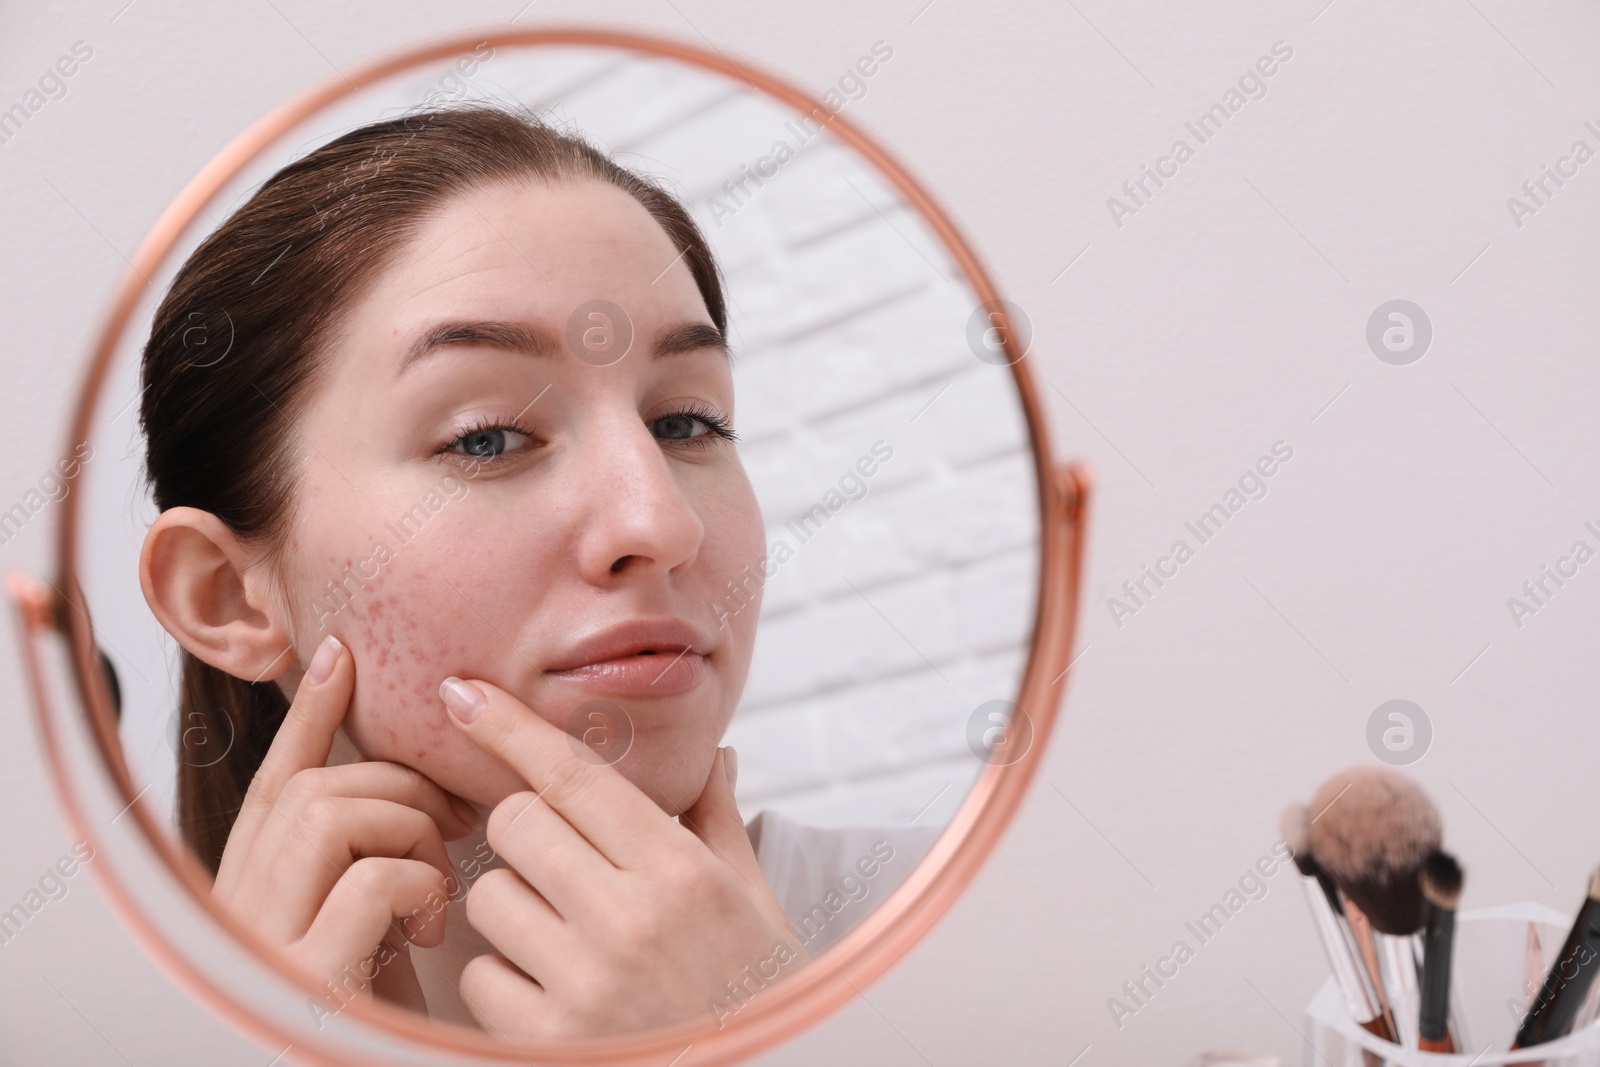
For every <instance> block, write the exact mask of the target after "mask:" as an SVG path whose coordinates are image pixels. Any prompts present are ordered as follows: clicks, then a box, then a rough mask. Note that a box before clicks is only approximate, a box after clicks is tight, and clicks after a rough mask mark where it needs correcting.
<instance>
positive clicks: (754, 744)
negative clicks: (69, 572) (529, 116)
mask: <svg viewBox="0 0 1600 1067" xmlns="http://www.w3.org/2000/svg"><path fill="white" fill-rule="evenodd" d="M438 84H439V83H438V81H437V79H431V78H424V77H421V76H417V77H412V78H408V79H405V80H404V82H403V83H402V82H397V83H395V84H392V85H389V86H387V87H383V88H380V89H378V90H373V91H369V92H365V93H362V94H360V95H359V96H358V97H357V98H354V99H351V100H349V101H347V102H346V103H344V104H343V105H341V106H340V107H339V108H337V109H336V110H335V111H334V112H330V113H328V114H326V115H324V116H322V117H321V118H320V119H318V120H317V121H316V123H315V125H314V127H313V126H310V125H308V126H307V127H306V128H305V129H303V130H297V131H296V133H295V134H294V135H293V136H291V137H289V138H286V141H287V142H288V143H287V144H285V145H284V146H282V150H281V151H277V152H275V153H273V154H271V156H270V158H268V159H266V160H264V161H262V162H261V163H259V164H258V165H256V166H254V167H252V168H251V170H250V172H249V173H248V174H246V175H245V176H243V177H242V178H241V180H240V181H238V182H236V183H234V186H233V187H232V188H231V189H230V191H229V193H228V195H226V196H225V197H223V198H222V200H221V205H222V206H219V207H218V208H216V209H215V210H214V211H212V212H211V213H210V216H209V217H210V219H211V224H212V225H214V224H215V222H216V221H220V219H221V217H222V216H223V215H224V214H225V212H226V210H227V209H228V208H230V207H231V206H232V205H233V204H235V203H237V202H238V201H239V200H240V199H241V198H242V197H243V196H245V195H248V191H249V190H250V189H251V188H253V187H254V185H255V184H256V183H258V182H259V181H260V180H261V179H263V178H264V177H266V176H267V175H268V174H270V173H271V172H272V171H274V170H276V169H277V168H278V167H279V166H281V165H282V164H283V163H284V162H286V161H287V160H288V159H289V158H292V157H293V156H295V155H298V154H299V153H300V152H302V151H304V150H305V148H307V147H309V146H311V145H313V144H316V143H320V142H321V141H323V140H326V139H327V138H328V137H330V136H332V135H334V134H335V133H337V132H339V131H341V130H344V129H347V128H349V127H351V126H354V125H358V124H360V123H362V122H366V121H370V120H371V119H372V118H374V117H376V116H380V115H384V114H388V113H391V110H392V109H398V108H403V107H405V106H408V105H409V103H410V102H412V101H415V100H419V99H421V98H422V97H423V96H425V95H427V94H428V93H429V92H432V91H435V90H436V89H437V88H438ZM471 84H472V86H473V90H474V92H475V93H476V94H478V95H482V96H489V97H494V98H498V99H501V100H517V101H520V102H523V103H529V104H533V105H534V106H537V107H540V108H548V109H549V116H550V117H551V118H553V119H555V120H556V121H558V122H562V123H569V124H570V125H571V126H572V127H574V128H576V129H578V130H581V131H582V132H583V133H584V134H585V135H586V136H588V137H589V138H590V139H591V140H593V141H594V142H596V143H597V144H599V145H601V146H602V147H604V148H606V149H607V150H608V151H611V152H613V153H614V154H615V155H616V156H617V158H618V159H619V161H620V162H623V163H624V164H626V165H628V166H632V167H635V168H638V169H641V170H644V171H646V172H649V173H651V174H653V175H654V176H656V177H657V178H659V179H661V180H664V181H666V182H667V183H668V184H669V186H671V187H672V188H673V190H674V191H675V192H676V193H677V194H678V195H679V196H681V197H683V198H684V199H685V200H686V202H687V203H688V204H689V205H690V207H691V209H692V210H693V211H694V214H695V217H696V219H697V221H698V222H699V223H700V225H701V226H702V228H703V229H704V230H705V232H706V234H707V236H708V237H709V238H710V240H711V242H712V244H713V246H714V247H715V249H716V251H717V253H718V256H719V259H720V261H721V263H722V266H723V269H724V272H725V273H726V276H727V283H728V295H729V306H730V318H731V333H732V341H733V345H734V350H735V360H736V362H735V378H736V383H737V403H738V413H737V421H738V426H739V430H740V433H741V435H742V436H743V438H744V440H743V442H742V443H741V445H740V453H741V456H742V458H743V461H744V463H745V466H746V468H747V469H748V471H749V473H750V477H751V479H752V482H753V483H754V485H755V488H756V493H757V496H758V498H759V499H760V501H761V504H762V511H763V515H764V517H765V520H766V524H767V532H768V541H769V545H771V544H775V542H776V540H777V539H778V538H780V537H781V538H785V539H787V540H788V541H789V543H790V545H791V546H792V547H794V548H795V550H796V553H795V556H794V558H793V559H791V560H790V561H789V562H788V563H787V564H786V565H784V566H783V567H782V568H781V569H780V570H779V571H778V572H777V573H776V574H775V575H774V576H773V578H772V579H771V580H770V581H769V582H768V583H767V585H766V587H765V590H764V604H763V617H762V623H761V636H760V638H759V639H758V642H757V651H756V656H755V661H754V664H753V666H752V670H751V677H750V683H749V686H748V688H747V691H746V696H745V699H744V702H743V704H742V705H741V708H740V710H739V712H738V714H737V715H736V716H735V718H734V721H733V724H732V727H731V728H730V730H729V732H728V737H727V740H728V743H730V744H733V745H735V746H736V747H737V748H738V749H739V753H740V782H739V788H740V794H741V795H740V803H741V806H742V807H743V808H744V810H745V813H746V815H747V816H748V815H753V814H754V813H755V812H756V811H758V810H760V809H762V808H763V807H772V808H777V809H780V810H782V811H783V812H784V813H785V814H788V815H791V816H792V817H794V818H797V819H800V820H801V821H804V822H808V823H812V824H817V825H837V824H841V823H855V824H873V823H895V822H906V821H909V820H911V819H912V818H917V819H918V825H930V824H935V823H937V822H939V821H943V820H945V819H947V818H948V817H949V815H950V814H951V813H952V812H953V811H954V810H955V808H956V806H957V805H958V804H959V802H960V800H961V798H962V796H964V794H965V792H966V790H967V788H968V787H969V786H970V784H971V782H972V780H973V778H974V777H975V776H976V773H977V771H978V770H979V769H980V766H981V765H980V764H979V762H978V761H977V760H976V759H975V758H974V757H973V756H972V754H971V753H970V752H969V751H968V750H967V746H966V724H967V719H968V717H969V716H970V715H971V713H972V711H973V709H974V708H976V707H977V706H978V705H979V704H981V703H983V702H985V701H988V700H992V699H995V698H1010V697H1012V696H1014V695H1015V693H1016V689H1017V682H1018V679H1019V677H1020V672H1021V668H1022V666H1023V662H1024V656H1025V642H1026V640H1027V636H1028V627H1029V623H1030V621H1031V618H1032V611H1033V604H1034V594H1033V585H1034V575H1035V559H1034V553H1035V547H1034V546H1035V540H1036V539H1035V529H1036V519H1035V514H1034V500H1033V496H1032V493H1033V487H1032V466H1031V459H1030V457H1029V453H1028V451H1027V438H1026V432H1025V428H1024V427H1023V426H1022V424H1021V420H1020V413H1019V408H1018V406H1017V403H1016V396H1015V391H1014V390H1013V388H1012V386H1011V383H1010V374H1009V372H1008V371H1006V370H1005V369H1004V368H997V367H993V366H990V365H988V364H985V363H982V362H980V361H979V360H977V359H976V358H974V357H973V355H972V354H971V352H969V351H968V350H967V347H966V340H965V330H966V322H967V318H968V316H969V315H970V314H971V312H972V309H973V307H974V305H975V303H976V300H975V298H974V297H973V295H972V294H971V293H970V291H969V290H968V289H967V288H966V286H965V285H964V284H963V283H962V280H961V278H960V276H959V274H958V272H957V271H956V269H955V267H954V265H953V264H952V263H951V261H950V259H949V257H948V256H947V255H946V254H945V253H944V251H943V250H942V249H941V248H940V247H939V246H938V244H937V243H936V241H935V240H934V239H933V237H932V235H931V233H930V232H929V231H928V230H927V229H926V228H925V227H924V226H923V225H922V224H921V222H920V220H919V219H918V218H917V217H916V216H915V215H914V213H912V212H911V211H910V210H908V209H907V208H906V206H905V205H904V204H903V203H902V202H901V200H900V199H899V197H898V195H897V194H895V193H894V192H893V190H892V189H891V188H890V187H889V185H888V184H887V182H886V181H885V180H884V179H882V178H881V177H879V176H878V175H877V174H876V173H875V172H874V171H872V170H870V169H868V168H867V167H866V166H865V165H864V164H863V162H862V161H861V160H860V159H859V158H858V157H857V156H855V154H854V153H853V152H851V151H849V150H848V149H846V148H844V147H843V146H842V145H841V144H840V143H839V142H837V141H836V140H834V139H833V138H832V137H831V136H830V135H828V134H827V133H819V134H817V135H816V136H814V137H813V138H812V140H811V141H809V142H808V143H807V144H806V145H805V146H804V147H803V149H802V150H801V151H800V152H799V153H798V154H797V156H796V157H795V158H794V159H793V160H791V161H790V162H788V163H787V164H785V165H783V166H782V167H781V168H780V169H779V170H778V172H777V174H776V175H775V176H774V177H772V178H770V179H767V180H766V184H765V185H764V186H763V187H761V188H759V189H755V187H754V186H753V185H752V186H751V187H750V188H751V189H752V190H753V191H754V194H755V195H754V196H753V197H751V198H750V199H749V200H748V202H747V203H745V204H744V205H743V206H741V207H739V208H738V210H737V212H736V213H735V214H734V215H732V216H731V217H724V218H723V219H722V220H721V225H718V224H717V222H716V221H715V220H714V218H713V216H712V212H711V209H710V207H709V205H708V198H709V197H711V196H712V195H719V194H721V186H722V184H723V182H724V181H726V180H728V179H729V178H733V177H737V175H738V172H739V169H740V167H741V166H742V165H747V164H753V163H754V161H755V160H757V159H758V158H760V157H761V156H763V155H766V154H767V153H768V152H770V150H771V148H772V145H773V142H774V141H775V140H777V139H780V138H781V139H784V140H786V141H788V142H789V143H790V144H791V145H793V144H795V143H796V142H797V140H798V139H797V138H796V137H795V135H794V133H793V132H792V131H791V130H790V129H787V128H786V127H785V122H786V120H789V119H791V118H793V117H794V116H792V115H790V114H789V113H787V112H786V111H785V110H783V109H781V108H779V107H777V106H776V105H774V104H773V103H772V102H770V101H768V100H767V99H766V98H764V97H762V96H759V95H758V94H756V93H755V92H754V91H753V90H751V89H750V88H749V87H747V86H745V85H743V84H742V83H736V82H730V81H729V80H727V79H724V78H721V77H717V76H711V75H707V74H699V73H696V72H694V71H692V70H689V69H687V68H685V67H683V66H681V65H678V64H672V63H664V62H660V61H656V60H638V61H625V62H619V61H618V59H617V56H616V55H615V54H614V53H611V52H607V51H601V50H594V49H576V48H575V49H568V50H565V51H563V52H561V53H550V52H543V53H541V58H540V59H539V60H538V61H537V62H532V61H529V60H526V59H524V60H520V61H519V60H518V59H517V58H516V57H515V56H513V55H512V54H509V53H504V52H502V53H501V54H497V55H496V56H495V57H494V58H493V59H492V60H490V61H488V62H487V63H485V64H484V65H483V66H482V68H481V69H480V71H479V72H478V73H476V74H475V75H474V76H473V77H472V78H471ZM847 110H848V108H847ZM202 235H203V229H201V230H197V232H195V233H193V234H191V235H189V238H188V243H187V244H186V245H185V250H186V249H187V247H192V244H193V243H195V242H197V241H198V239H199V238H200V236H202ZM169 276H170V275H169ZM165 281H166V279H165V278H159V279H157V284H156V285H155V286H153V287H152V292H157V291H159V290H162V289H164V285H165ZM143 321H145V322H147V321H148V310H147V312H146V315H145V318H144V320H143ZM143 332H144V327H142V326H140V327H138V328H136V329H135V330H134V331H133V332H132V333H131V334H130V337H139V336H142V335H143ZM136 348H137V346H136V344H132V345H127V346H125V348H124V354H125V358H124V360H123V363H122V371H121V373H120V374H119V376H118V378H117V379H116V380H115V381H114V383H113V385H112V389H111V393H110V397H111V402H110V403H109V404H108V407H107V411H106V415H107V417H109V416H110V415H111V414H113V413H115V411H116V410H117V409H119V408H121V406H122V404H123V402H124V401H125V400H126V399H128V398H131V397H132V396H133V395H134V391H135V390H136V388H137V386H136V383H135V379H134V377H133V366H134V363H135V361H136V358H137V357H136ZM134 422H135V420H134V417H133V416H132V415H124V416H123V417H122V418H121V419H120V420H119V421H118V423H117V424H115V425H114V426H111V427H108V428H107V431H106V433H105V434H104V441H103V442H100V443H97V448H99V449H100V451H101V455H102V456H103V457H105V459H106V460H107V461H106V462H105V463H103V464H98V465H91V466H92V468H93V469H92V470H91V472H90V477H89V478H88V483H89V485H90V486H91V489H90V514H89V519H90V522H89V528H90V529H91V530H95V531H98V534H97V536H98V537H99V543H98V545H97V551H98V552H99V558H98V560H97V562H96V564H95V567H94V568H93V571H92V573H91V575H90V576H89V577H90V580H89V583H88V584H89V588H90V596H91V602H92V603H93V604H94V605H95V607H96V612H97V619H96V621H97V623H99V624H100V626H101V628H102V630H103V631H104V633H105V635H106V638H107V640H108V641H109V643H111V644H112V645H114V646H115V649H116V651H115V652H113V658H114V659H115V660H116V661H117V662H118V668H119V673H120V674H121V675H122V678H123V684H124V689H125V692H126V700H127V705H128V710H127V713H126V721H125V723H124V729H123V734H124V741H125V744H126V745H127V747H128V752H129V758H130V761H132V762H133V763H134V764H135V767H136V773H137V774H138V775H139V776H141V777H143V778H145V780H147V781H150V782H152V783H154V788H153V789H152V793H151V796H152V797H161V798H162V800H163V801H164V802H166V803H167V804H169V805H170V803H171V790H172V787H171V783H172V781H173V775H174V773H175V771H174V767H173V762H172V750H171V744H172V740H171V739H172V736H173V729H174V726H175V724H174V723H172V721H171V719H170V711H169V710H168V709H170V708H171V707H172V706H173V702H174V698H173V695H172V694H173V690H174V681H175V671H173V670H172V669H171V667H170V666H169V662H168V659H167V657H168V655H169V654H170V652H171V649H172V648H173V646H172V644H171V642H170V640H169V639H166V638H165V637H164V635H162V634H161V633H160V631H159V628H155V629H154V632H153V633H152V628H153V627H154V623H153V621H152V620H151V619H150V618H149V615H148V612H147V611H146V609H145V608H144V605H143V602H142V599H141V598H140V597H139V593H138V588H137V583H136V581H135V580H134V578H133V576H134V574H135V571H134V563H133V561H134V560H136V558H137V550H138V543H139V540H140V539H141V538H142V535H143V529H144V525H145V522H146V521H147V519H148V515H147V514H146V512H148V511H149V504H148V501H147V500H146V499H145V498H144V497H143V496H142V490H141V489H140V488H138V487H136V486H135V483H134V479H135V477H136V475H137V463H138V456H139V452H140V446H139V443H138V442H137V440H135V439H134V438H133V437H132V436H131V431H132V429H133V428H134ZM880 440H881V441H883V442H886V443H887V445H888V446H889V447H891V448H892V449H893V456H892V458H891V459H889V460H887V461H886V462H883V463H882V464H881V466H880V468H879V469H878V470H877V471H876V472H875V473H874V474H873V475H872V476H871V477H870V478H866V479H864V481H865V483H866V494H865V496H863V497H861V498H860V499H857V500H852V501H850V502H849V503H848V504H847V505H846V506H845V507H843V508H842V509H840V510H839V511H838V512H837V513H834V514H831V516H830V517H829V519H828V521H827V523H826V524H825V525H824V526H823V527H822V528H821V529H820V530H819V531H818V532H816V534H815V535H814V536H812V537H811V538H810V539H809V540H807V541H805V542H804V543H803V544H801V543H799V541H798V539H797V538H796V537H795V536H794V535H793V534H792V533H790V532H787V531H786V529H785V523H786V522H787V521H789V520H793V519H796V518H797V517H798V516H799V515H800V514H801V513H803V512H804V511H806V510H807V509H808V508H810V507H812V506H813V505H815V504H817V503H818V502H819V501H820V500H821V499H822V497H823V494H824V493H825V492H827V491H828V490H829V489H830V488H834V487H836V486H837V483H838V481H839V478H840V476H841V475H842V474H843V473H844V472H845V471H847V470H848V469H850V468H851V467H852V466H853V465H854V464H855V463H856V461H857V460H858V459H859V458H860V457H862V456H864V455H869V454H870V449H871V447H872V445H873V443H874V442H876V441H880ZM112 457H116V458H115V459H113V458H112ZM130 503H133V504H135V505H137V506H138V507H137V514H136V515H134V516H130V514H129V505H130ZM852 586H853V587H854V588H852Z"/></svg>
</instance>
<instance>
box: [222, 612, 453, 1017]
mask: <svg viewBox="0 0 1600 1067" xmlns="http://www.w3.org/2000/svg"><path fill="white" fill-rule="evenodd" d="M354 688H355V664H354V660H353V658H352V657H351V656H350V654H349V653H348V652H347V651H346V650H345V648H344V646H343V645H341V644H340V643H339V642H338V640H337V639H336V638H334V637H332V636H329V637H328V638H327V639H326V640H325V641H324V642H323V643H322V645H321V646H320V647H319V648H318V649H317V652H316V655H315V656H314V657H313V658H312V661H311V665H310V667H309V668H307V670H306V674H305V677H304V678H303V679H302V680H301V682H300V688H299V690H298V691H297V692H296V693H295V697H294V703H293V704H292V705H291V706H290V708H289V712H288V714H287V715H286V716H285V717H284V720H283V725H282V726H281V727H280V728H279V730H278V734H277V736H276V737H275V738H274V739H273V742H272V747H271V748H269V749H268V750H267V755H266V758H265V759H263V760H262V761H261V767H260V769H259V770H257V771H256V774H255V777H254V778H253V779H252V780H251V782H250V788H249V790H248V791H247V792H246V794H245V798H244V804H243V806H242V807H241V808H240V809H239V815H238V818H237V819H236V820H235V821H234V824H233V830H232V831H231V832H230V833H229V835H228V843H227V845H226V846H225V847H224V849H223V853H222V862H221V865H220V867H219V869H218V871H217V880H216V884H215V886H214V888H213V890H212V892H213V894H214V895H215V897H216V898H217V899H218V900H221V901H222V902H224V903H225V904H226V905H227V906H228V907H229V908H230V909H231V910H232V911H234V912H235V913H236V914H237V915H238V916H239V918H241V919H242V920H243V921H244V922H246V923H247V924H249V925H250V926H252V927H253V928H255V930H256V931H257V932H258V933H260V934H261V935H262V936H264V937H265V938H266V939H267V940H268V941H270V942H272V943H273V944H275V945H278V946H279V947H281V948H283V949H284V950H285V952H286V953H287V954H288V955H289V957H290V958H291V959H292V960H293V961H295V962H296V963H299V964H300V965H302V966H303V967H304V968H306V969H307V970H309V971H310V972H311V974H312V975H314V976H315V977H316V978H317V979H318V980H319V981H326V982H328V983H330V984H329V985H328V986H327V987H325V988H326V994H325V995H326V996H327V998H328V999H329V1001H330V1004H332V1005H333V1006H332V1007H331V1008H330V1012H329V1013H330V1014H332V1013H333V1012H334V1011H337V1010H339V1009H341V1008H343V1007H344V1005H345V1004H348V1003H350V1002H351V1001H352V1000H370V999H371V997H372V996H373V994H374V992H376V993H377V995H379V996H382V997H384V998H385V999H388V1000H394V1001H398V1002H400V1003H402V1004H405V1005H407V1006H409V1007H412V1008H414V1009H416V1010H419V1011H425V1010H426V1003H425V1002H424V1001H423V998H422V990H421V987H420V985H419V984H418V982H417V977H416V972H415V971H414V970H413V969H412V965H411V957H410V945H411V942H413V941H414V942H416V943H417V944H419V945H422V946H423V947H425V948H428V947H432V946H434V945H437V944H438V943H439V942H440V940H441V939H442V938H443V937H444V921H445V905H446V903H447V902H448V900H449V898H450V896H451V894H452V893H454V892H455V886H456V883H455V881H454V879H453V878H452V877H451V872H450V859H449V857H448V856H447V855H446V853H445V848H444V842H445V840H446V839H449V840H455V839H456V838H458V837H463V836H465V835H466V834H467V833H468V832H469V831H470V830H471V829H472V827H473V826H475V825H476V824H477V813H476V812H474V811H473V810H472V809H471V807H469V806H468V805H467V804H466V803H465V802H464V801H461V800H457V799H454V798H452V797H451V795H450V794H449V793H446V792H445V791H444V790H443V789H441V788H439V786H437V785H435V784H434V783H433V782H432V781H430V780H429V779H428V778H426V777H424V776H423V775H421V774H419V773H418V772H416V771H414V770H412V769H411V768H409V767H402V766H400V765H399V764H396V763H351V764H346V765H344V766H339V767H328V766H325V764H326V763H327V762H328V754H329V752H330V750H331V749H332V746H333V738H334V732H335V731H336V730H337V729H338V728H339V724H340V722H342V721H343V720H344V716H345V711H346V710H347V709H348V707H349V704H350V697H351V694H352V692H353V690H354ZM400 919H404V922H397V921H396V920H400Z"/></svg>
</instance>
